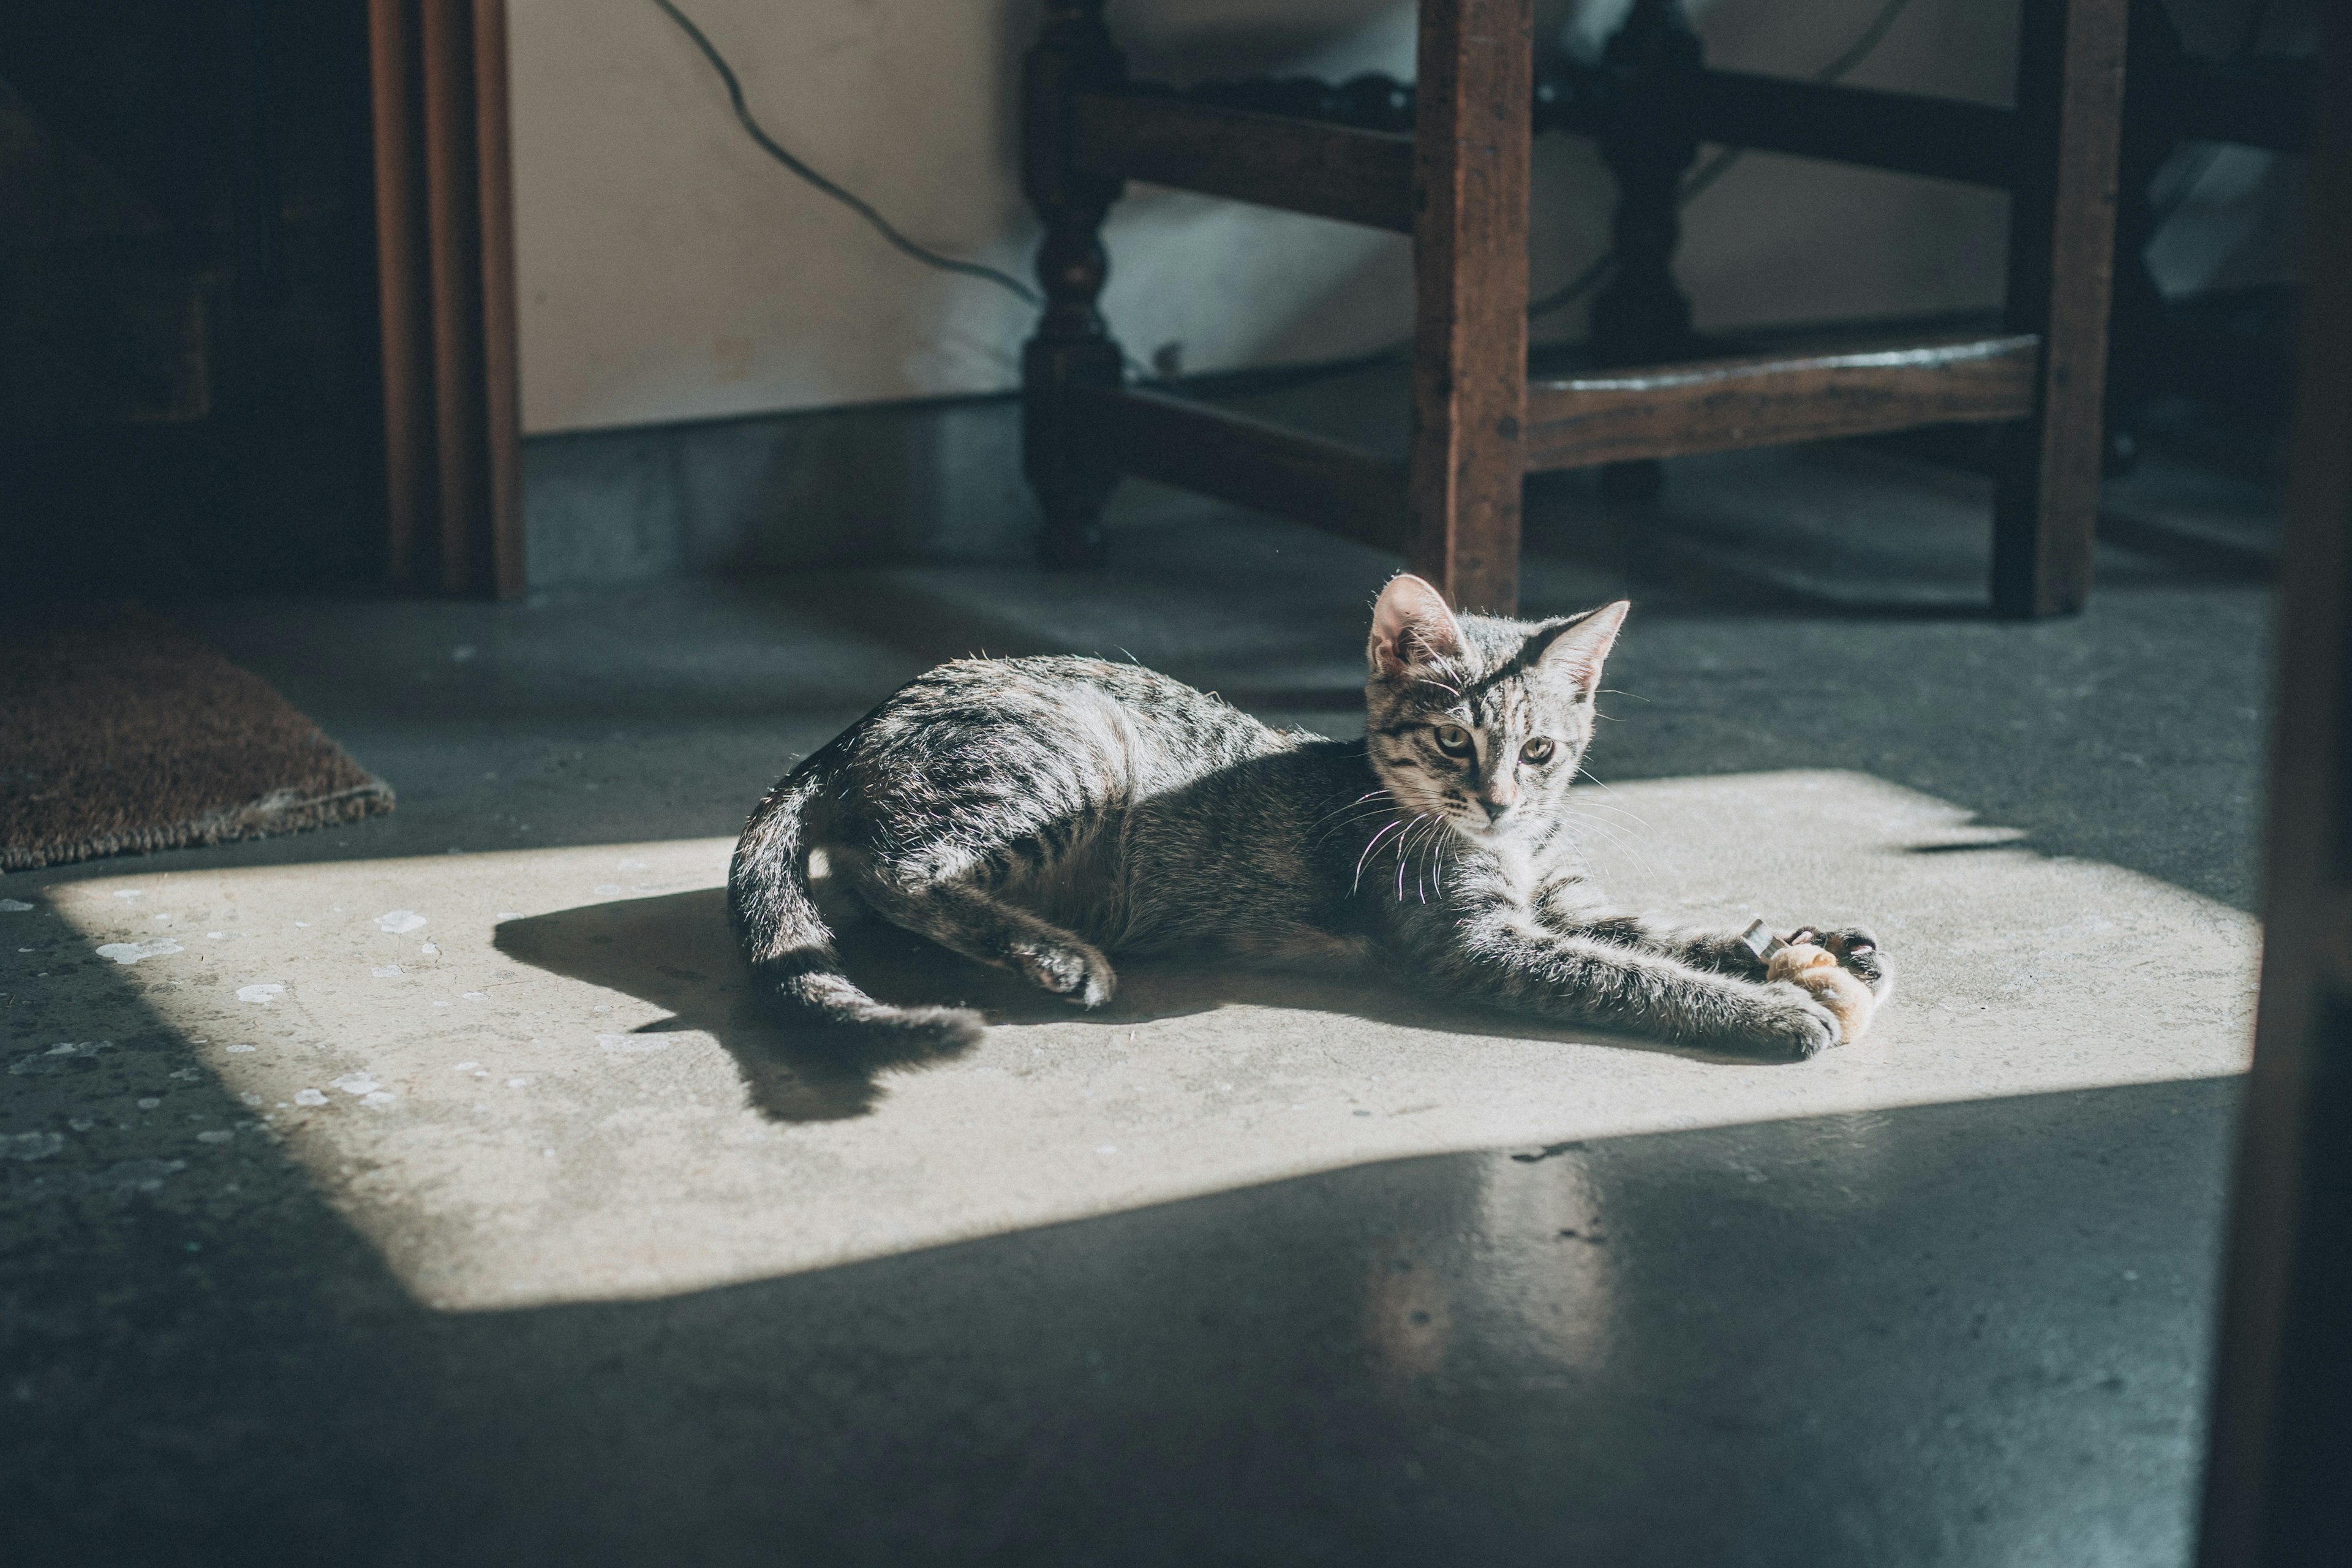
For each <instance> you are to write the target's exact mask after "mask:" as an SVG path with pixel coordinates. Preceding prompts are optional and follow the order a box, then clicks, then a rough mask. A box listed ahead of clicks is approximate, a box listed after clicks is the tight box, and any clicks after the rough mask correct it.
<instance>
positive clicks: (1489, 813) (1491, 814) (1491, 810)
mask: <svg viewBox="0 0 2352 1568" xmlns="http://www.w3.org/2000/svg"><path fill="white" fill-rule="evenodd" d="M1478 804H1479V805H1482V806H1485V807H1486V820H1487V821H1489V822H1500V821H1502V820H1503V818H1505V817H1507V816H1510V815H1511V805H1512V803H1511V802H1509V801H1507V800H1489V799H1487V798H1486V796H1484V795H1481V796H1479V798H1478Z"/></svg>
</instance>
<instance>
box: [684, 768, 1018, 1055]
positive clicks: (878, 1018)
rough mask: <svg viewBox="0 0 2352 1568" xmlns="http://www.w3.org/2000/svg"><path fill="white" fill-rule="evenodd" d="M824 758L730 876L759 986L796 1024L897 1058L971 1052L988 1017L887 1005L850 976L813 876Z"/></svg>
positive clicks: (783, 801)
mask: <svg viewBox="0 0 2352 1568" xmlns="http://www.w3.org/2000/svg"><path fill="white" fill-rule="evenodd" d="M823 763H824V753H823V752H819V753H818V754H817V755H816V756H814V757H812V758H810V759H809V760H808V761H807V762H806V763H803V764H802V765H801V766H800V767H798V768H795V769H794V770H793V772H792V773H789V774H787V775H786V776H785V778H784V780H783V782H782V784H778V785H777V786H776V787H775V788H774V789H772V790H770V791H769V792H768V796H767V798H766V799H765V800H762V801H761V803H760V805H759V808H758V809H757V810H755V811H753V812H752V813H751V821H750V822H748V823H746V824H745V825H744V827H743V837H742V838H741V839H740V841H739V842H738V843H737V844H736V846H735V858H734V861H733V863H732V864H731V865H730V867H729V868H728V872H727V905H728V910H729V912H730V914H732V916H733V917H734V921H735V938H736V942H737V943H738V944H739V945H740V947H741V948H742V950H743V956H744V957H745V958H746V959H748V960H749V961H750V962H751V978H752V983H753V984H754V985H756V986H757V988H758V989H759V991H760V992H761V995H762V997H763V998H764V999H765V1000H766V1002H767V1004H768V1005H769V1008H770V1010H771V1011H772V1012H773V1013H775V1014H776V1015H777V1016H778V1017H779V1018H781V1019H782V1021H784V1022H785V1023H788V1024H796V1025H803V1026H805V1025H811V1024H814V1025H822V1026H833V1027H835V1028H843V1029H847V1030H850V1031H854V1032H855V1033H856V1034H857V1035H860V1036H863V1037H866V1041H867V1042H868V1043H870V1044H876V1045H880V1044H883V1043H885V1041H886V1040H887V1043H888V1045H889V1047H891V1054H894V1055H906V1056H919V1055H929V1054H943V1053H947V1052H951V1051H958V1050H961V1049H962V1048H964V1047H967V1046H970V1045H971V1044H972V1043H973V1042H975V1041H977V1040H978V1039H979V1038H980V1037H981V1036H982V1034H983V1033H984V1032H985V1031H986V1027H987V1026H986V1024H985V1023H984V1022H983V1021H982V1018H981V1016H980V1015H979V1014H978V1013H976V1012H973V1011H971V1009H969V1008H964V1007H898V1006H893V1005H890V1004H888V1003H887V1002H877V1001H876V1000H875V999H874V998H873V997H871V996H868V995H867V994H866V993H865V992H864V991H862V990H860V989H858V986H857V983H856V981H854V980H852V979H850V978H849V976H848V975H846V974H845V973H842V966H841V955H840V953H839V952H837V951H836V950H835V947H834V942H833V931H832V928H831V927H829V926H827V925H826V924H825V921H824V911H823V910H820V909H819V908H818V907H817V902H816V899H815V897H814V894H812V893H811V891H810V890H809V885H808V875H807V869H806V859H807V856H806V853H805V851H806V850H807V848H808V843H807V838H808V820H807V819H808V809H809V805H810V803H811V802H812V801H813V800H814V799H815V798H816V796H817V795H818V794H819V793H820V792H821V791H822V790H823V788H824V782H825V777H824V775H825V769H824V766H823Z"/></svg>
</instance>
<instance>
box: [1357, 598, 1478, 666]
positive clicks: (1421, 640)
mask: <svg viewBox="0 0 2352 1568" xmlns="http://www.w3.org/2000/svg"><path fill="white" fill-rule="evenodd" d="M1461 652H1462V626H1461V623H1460V622H1458V621H1456V620H1455V619H1454V612H1453V611H1452V610H1449V609H1447V608H1446V607H1445V595H1443V594H1441V593H1439V592H1438V591H1437V590H1436V589H1435V588H1433V587H1431V586H1430V585H1429V584H1427V583H1425V582H1423V581H1422V580H1421V579H1420V578H1418V577H1416V576H1414V575H1413V574H1412V573H1410V572H1401V573H1399V574H1397V575H1395V576H1393V577H1391V578H1390V579H1389V585H1388V586H1387V587H1385V588H1383V589H1381V596H1380V601H1379V603H1377V604H1375V605H1373V606H1372V637H1371V641H1370V642H1369V643H1368V644H1366V645H1365V647H1364V657H1365V658H1366V659H1368V660H1369V661H1370V664H1371V667H1372V673H1373V674H1374V675H1377V676H1381V677H1390V676H1395V675H1400V674H1402V673H1403V671H1404V668H1405V667H1406V666H1407V665H1411V664H1426V663H1428V662H1429V661H1430V660H1432V659H1433V658H1454V657H1455V656H1457V655H1459V654H1460V653H1461Z"/></svg>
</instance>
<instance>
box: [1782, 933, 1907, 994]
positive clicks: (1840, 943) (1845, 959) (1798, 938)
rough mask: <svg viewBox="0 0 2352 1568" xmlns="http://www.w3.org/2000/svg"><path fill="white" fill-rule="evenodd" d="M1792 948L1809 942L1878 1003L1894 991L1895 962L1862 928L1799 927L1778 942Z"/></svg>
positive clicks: (1876, 939)
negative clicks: (1861, 984) (1823, 952)
mask: <svg viewBox="0 0 2352 1568" xmlns="http://www.w3.org/2000/svg"><path fill="white" fill-rule="evenodd" d="M1781 940H1782V941H1784V942H1788V943H1789V945H1790V946H1791V947H1801V946H1804V945H1806V944H1808V943H1811V945H1813V946H1816V947H1820V948H1824V949H1826V950H1828V952H1829V954H1830V956H1831V957H1832V958H1834V959H1836V960H1837V961H1838V964H1839V967H1841V968H1843V969H1844V970H1845V971H1846V972H1847V973H1851V974H1853V976H1854V977H1855V978H1856V979H1858V980H1860V981H1861V982H1862V983H1863V984H1865V985H1867V986H1869V987H1870V994H1871V995H1872V997H1873V998H1874V999H1875V1000H1877V1001H1880V1002H1884V1001H1885V1000H1886V994H1887V993H1888V992H1890V991H1892V990H1893V989H1894V988H1895V963H1894V961H1893V960H1891V959H1889V958H1888V957H1887V956H1886V949H1885V948H1884V947H1883V946H1881V945H1880V944H1879V941H1878V938H1876V937H1875V936H1873V935H1872V934H1871V933H1870V932H1869V931H1866V930H1864V928H1863V927H1861V926H1839V927H1831V926H1811V925H1808V926H1799V927H1798V928H1797V929H1796V930H1795V931H1790V933H1789V934H1788V935H1787V936H1786V937H1784V938H1782V939H1781Z"/></svg>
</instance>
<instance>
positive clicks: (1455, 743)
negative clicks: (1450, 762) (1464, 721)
mask: <svg viewBox="0 0 2352 1568" xmlns="http://www.w3.org/2000/svg"><path fill="white" fill-rule="evenodd" d="M1437 749H1438V750H1439V751H1441V752H1444V753H1445V754H1446V755H1447V756H1449V757H1466V756H1468V755H1469V754H1470V731H1467V730H1465V729H1464V728H1463V727H1462V726H1461V725H1459V724H1440V725H1439V726H1438V727H1437Z"/></svg>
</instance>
